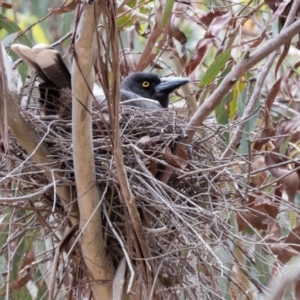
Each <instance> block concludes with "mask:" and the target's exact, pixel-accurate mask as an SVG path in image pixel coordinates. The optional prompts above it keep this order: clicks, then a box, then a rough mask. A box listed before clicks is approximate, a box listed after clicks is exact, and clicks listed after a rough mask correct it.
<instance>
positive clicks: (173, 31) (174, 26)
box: [169, 18, 187, 45]
mask: <svg viewBox="0 0 300 300" xmlns="http://www.w3.org/2000/svg"><path fill="white" fill-rule="evenodd" d="M169 35H170V36H171V37H173V38H175V39H176V40H177V41H178V42H179V43H180V44H181V45H184V44H185V43H186V42H187V37H186V36H185V34H184V33H183V32H182V31H181V30H180V29H179V28H178V21H177V20H176V18H172V19H171V22H170V30H169Z"/></svg>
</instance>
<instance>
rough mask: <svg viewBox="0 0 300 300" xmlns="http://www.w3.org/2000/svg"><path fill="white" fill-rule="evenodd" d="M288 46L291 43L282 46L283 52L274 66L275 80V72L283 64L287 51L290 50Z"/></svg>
mask: <svg viewBox="0 0 300 300" xmlns="http://www.w3.org/2000/svg"><path fill="white" fill-rule="evenodd" d="M290 45H291V41H289V42H287V43H286V44H284V48H283V51H282V53H281V55H280V57H279V59H278V62H277V64H276V68H275V78H276V77H277V71H278V69H279V67H280V65H281V63H282V62H283V60H284V59H285V57H286V56H287V54H288V52H289V50H290Z"/></svg>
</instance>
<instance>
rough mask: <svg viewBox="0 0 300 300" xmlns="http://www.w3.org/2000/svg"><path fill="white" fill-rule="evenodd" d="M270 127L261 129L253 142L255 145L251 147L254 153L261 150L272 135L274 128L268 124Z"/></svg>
mask: <svg viewBox="0 0 300 300" xmlns="http://www.w3.org/2000/svg"><path fill="white" fill-rule="evenodd" d="M270 126H271V127H268V128H263V129H262V130H261V131H260V133H259V135H258V137H257V138H256V140H255V143H254V145H253V149H254V150H256V151H260V150H261V148H262V147H263V146H264V145H265V144H266V143H267V142H268V141H269V140H270V138H271V137H272V136H273V135H274V128H273V126H272V124H270Z"/></svg>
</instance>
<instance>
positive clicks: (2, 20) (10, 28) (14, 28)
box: [0, 14, 32, 47]
mask: <svg viewBox="0 0 300 300" xmlns="http://www.w3.org/2000/svg"><path fill="white" fill-rule="evenodd" d="M0 28H3V29H4V30H6V31H7V33H9V34H12V33H16V32H17V33H18V35H17V36H16V38H15V40H13V41H12V42H14V43H15V42H16V41H18V43H21V44H24V45H26V46H28V47H32V44H31V42H30V40H29V39H28V37H27V36H26V35H25V34H24V33H23V31H22V29H21V28H20V27H19V26H18V25H17V24H16V23H15V22H13V21H12V20H10V19H9V18H7V17H5V16H3V15H2V14H0Z"/></svg>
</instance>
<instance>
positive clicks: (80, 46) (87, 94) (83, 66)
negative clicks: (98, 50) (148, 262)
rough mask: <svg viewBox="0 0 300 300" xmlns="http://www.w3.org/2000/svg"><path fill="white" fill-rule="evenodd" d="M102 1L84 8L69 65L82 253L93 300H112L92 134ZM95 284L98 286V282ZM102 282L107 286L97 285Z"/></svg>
mask: <svg viewBox="0 0 300 300" xmlns="http://www.w3.org/2000/svg"><path fill="white" fill-rule="evenodd" d="M102 5H104V4H103V1H100V0H98V1H96V2H95V3H94V5H87V4H83V7H82V12H81V15H80V20H79V24H78V28H77V31H76V32H75V53H74V58H75V59H74V61H73V65H72V92H73V93H72V94H73V97H72V105H73V111H72V120H73V122H72V123H73V131H72V139H73V146H74V150H73V160H74V169H75V178H76V187H77V194H78V206H79V211H80V225H79V226H80V229H81V230H82V233H81V234H82V239H81V251H82V255H83V258H84V260H85V263H86V266H87V268H88V273H89V274H90V276H91V278H92V279H93V280H94V283H93V282H92V283H91V287H92V290H93V298H94V299H111V297H112V290H111V287H112V278H113V275H114V271H113V266H112V262H111V260H110V259H109V257H108V256H107V254H106V245H105V243H104V239H103V232H102V225H101V210H100V195H99V190H98V188H97V185H96V173H95V162H94V152H93V134H92V116H91V114H90V112H91V109H92V99H93V98H92V95H91V91H92V90H93V84H94V79H95V78H94V77H95V76H94V72H93V64H94V49H95V44H96V33H97V24H98V22H99V18H100V13H101V6H102ZM97 281H98V282H97ZM99 281H101V282H108V283H104V284H99Z"/></svg>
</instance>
